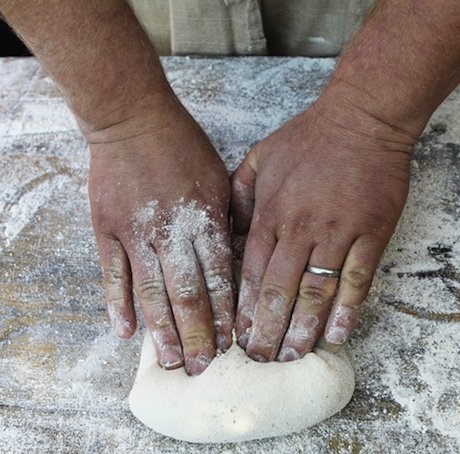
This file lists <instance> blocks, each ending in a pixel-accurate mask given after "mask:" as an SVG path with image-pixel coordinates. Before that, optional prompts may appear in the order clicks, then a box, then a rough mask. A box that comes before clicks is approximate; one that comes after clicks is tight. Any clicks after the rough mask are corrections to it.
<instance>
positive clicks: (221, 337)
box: [216, 333, 232, 352]
mask: <svg viewBox="0 0 460 454" xmlns="http://www.w3.org/2000/svg"><path fill="white" fill-rule="evenodd" d="M230 345H232V338H231V336H230V337H229V336H227V335H226V334H222V333H219V334H217V335H216V346H217V348H218V349H219V350H220V351H221V352H225V351H227V350H228V348H229V347H230Z"/></svg>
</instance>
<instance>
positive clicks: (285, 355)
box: [277, 347, 300, 362]
mask: <svg viewBox="0 0 460 454" xmlns="http://www.w3.org/2000/svg"><path fill="white" fill-rule="evenodd" d="M296 359H300V354H299V352H298V351H297V350H295V349H294V348H292V347H283V348H282V349H281V350H280V352H279V354H278V358H277V361H280V362H286V361H295V360H296Z"/></svg>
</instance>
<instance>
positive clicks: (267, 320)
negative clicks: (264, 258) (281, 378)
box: [246, 238, 310, 361]
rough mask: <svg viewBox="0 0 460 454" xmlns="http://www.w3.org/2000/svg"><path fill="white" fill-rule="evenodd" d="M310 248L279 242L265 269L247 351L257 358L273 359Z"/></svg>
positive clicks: (287, 320)
mask: <svg viewBox="0 0 460 454" xmlns="http://www.w3.org/2000/svg"><path fill="white" fill-rule="evenodd" d="M309 252H310V251H309V250H308V248H307V246H303V245H302V244H299V243H298V242H294V241H292V240H283V239H282V238H281V239H280V241H279V242H278V244H277V246H276V248H275V251H274V252H273V255H272V257H271V259H270V262H269V264H268V266H267V269H266V271H265V275H264V278H263V282H262V287H261V290H260V294H259V298H258V300H257V304H256V308H255V313H254V320H253V324H252V330H251V334H250V336H249V341H248V345H247V347H246V352H247V354H248V355H249V356H250V357H251V358H253V359H255V360H257V361H273V360H274V359H275V358H276V357H277V355H278V350H279V347H280V344H281V340H282V339H283V336H284V334H285V332H286V329H287V327H288V324H289V321H290V317H291V313H292V307H293V305H294V301H295V298H296V295H297V292H298V289H299V283H300V279H301V277H302V274H303V271H304V269H305V265H306V263H307V260H308V256H309Z"/></svg>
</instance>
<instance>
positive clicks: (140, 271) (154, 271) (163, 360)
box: [131, 243, 184, 369]
mask: <svg viewBox="0 0 460 454" xmlns="http://www.w3.org/2000/svg"><path fill="white" fill-rule="evenodd" d="M131 266H132V269H133V277H134V287H135V289H136V295H137V297H138V299H139V303H140V305H141V308H142V312H143V314H144V319H145V324H146V326H147V329H148V331H149V332H150V333H151V335H152V339H153V344H154V346H155V351H156V355H157V359H158V363H159V364H160V366H162V367H164V368H165V369H176V368H178V367H180V366H182V365H183V364H184V358H183V355H182V346H181V343H180V339H179V334H178V333H177V330H176V325H175V322H174V316H173V313H172V310H171V305H170V303H169V300H168V295H167V293H166V288H165V285H164V280H163V275H162V271H161V266H160V261H159V259H158V256H157V254H156V252H155V250H154V249H153V248H152V246H151V245H150V244H148V243H144V244H143V245H142V246H141V245H137V246H136V248H135V253H134V254H132V258H131Z"/></svg>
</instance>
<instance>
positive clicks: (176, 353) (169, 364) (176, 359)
mask: <svg viewBox="0 0 460 454" xmlns="http://www.w3.org/2000/svg"><path fill="white" fill-rule="evenodd" d="M158 364H159V365H160V366H161V367H163V369H166V370H173V369H178V368H179V367H182V366H183V365H184V357H183V355H182V351H181V349H180V348H176V347H175V346H169V347H167V348H165V349H163V350H162V351H161V352H160V353H159V358H158Z"/></svg>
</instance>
